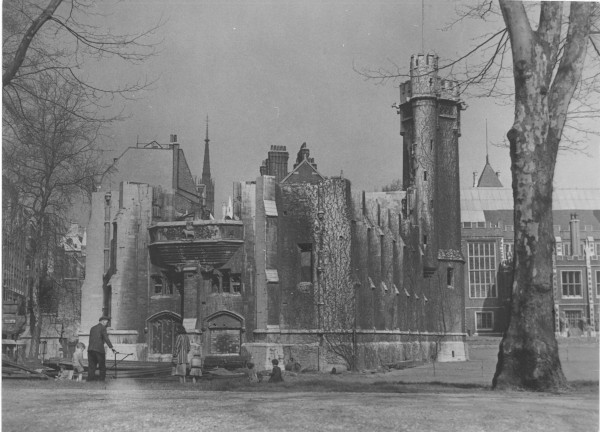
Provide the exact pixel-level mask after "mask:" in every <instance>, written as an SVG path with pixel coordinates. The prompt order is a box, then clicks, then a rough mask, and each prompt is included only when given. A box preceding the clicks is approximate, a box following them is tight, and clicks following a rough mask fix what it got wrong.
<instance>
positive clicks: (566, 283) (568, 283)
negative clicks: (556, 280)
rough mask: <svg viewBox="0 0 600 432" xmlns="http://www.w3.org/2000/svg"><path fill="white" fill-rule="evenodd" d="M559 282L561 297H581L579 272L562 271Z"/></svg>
mask: <svg viewBox="0 0 600 432" xmlns="http://www.w3.org/2000/svg"><path fill="white" fill-rule="evenodd" d="M561 282H562V295H563V297H581V272H580V271H562V272H561Z"/></svg>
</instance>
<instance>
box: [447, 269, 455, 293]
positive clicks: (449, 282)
mask: <svg viewBox="0 0 600 432" xmlns="http://www.w3.org/2000/svg"><path fill="white" fill-rule="evenodd" d="M446 285H448V288H454V269H453V268H452V267H448V268H447V269H446Z"/></svg>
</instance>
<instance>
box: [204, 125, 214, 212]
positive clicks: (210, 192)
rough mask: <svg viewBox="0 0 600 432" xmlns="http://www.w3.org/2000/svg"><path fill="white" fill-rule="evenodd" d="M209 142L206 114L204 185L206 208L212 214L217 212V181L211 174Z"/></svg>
mask: <svg viewBox="0 0 600 432" xmlns="http://www.w3.org/2000/svg"><path fill="white" fill-rule="evenodd" d="M209 142H210V140H209V139H208V116H206V138H204V166H203V167H202V184H203V185H204V210H205V212H207V213H208V215H209V216H210V215H214V213H215V182H214V180H213V179H212V177H211V175H210V150H209V145H208V144H209ZM207 219H208V217H207Z"/></svg>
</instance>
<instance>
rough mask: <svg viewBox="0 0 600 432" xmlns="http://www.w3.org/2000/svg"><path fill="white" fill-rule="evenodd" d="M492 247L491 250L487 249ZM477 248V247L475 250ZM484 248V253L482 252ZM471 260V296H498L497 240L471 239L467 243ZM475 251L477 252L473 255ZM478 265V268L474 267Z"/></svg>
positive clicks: (469, 259)
mask: <svg viewBox="0 0 600 432" xmlns="http://www.w3.org/2000/svg"><path fill="white" fill-rule="evenodd" d="M486 247H490V248H491V250H486ZM475 249H477V250H476V251H475ZM481 249H483V255H482V254H480V253H479V252H481ZM467 251H468V261H469V298H481V299H485V298H497V297H498V286H497V281H496V273H497V264H496V261H497V257H496V242H494V241H470V242H468V243H467ZM473 252H477V254H476V255H473ZM474 267H476V268H474Z"/></svg>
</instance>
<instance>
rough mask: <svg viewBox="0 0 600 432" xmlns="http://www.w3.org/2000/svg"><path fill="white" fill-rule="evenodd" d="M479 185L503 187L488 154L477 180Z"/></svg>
mask: <svg viewBox="0 0 600 432" xmlns="http://www.w3.org/2000/svg"><path fill="white" fill-rule="evenodd" d="M477 187H503V186H502V183H501V182H500V179H499V178H498V176H497V175H496V172H495V171H494V168H492V166H491V165H490V161H489V159H488V157H487V156H486V158H485V166H484V167H483V171H482V172H481V176H479V181H478V182H477Z"/></svg>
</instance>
